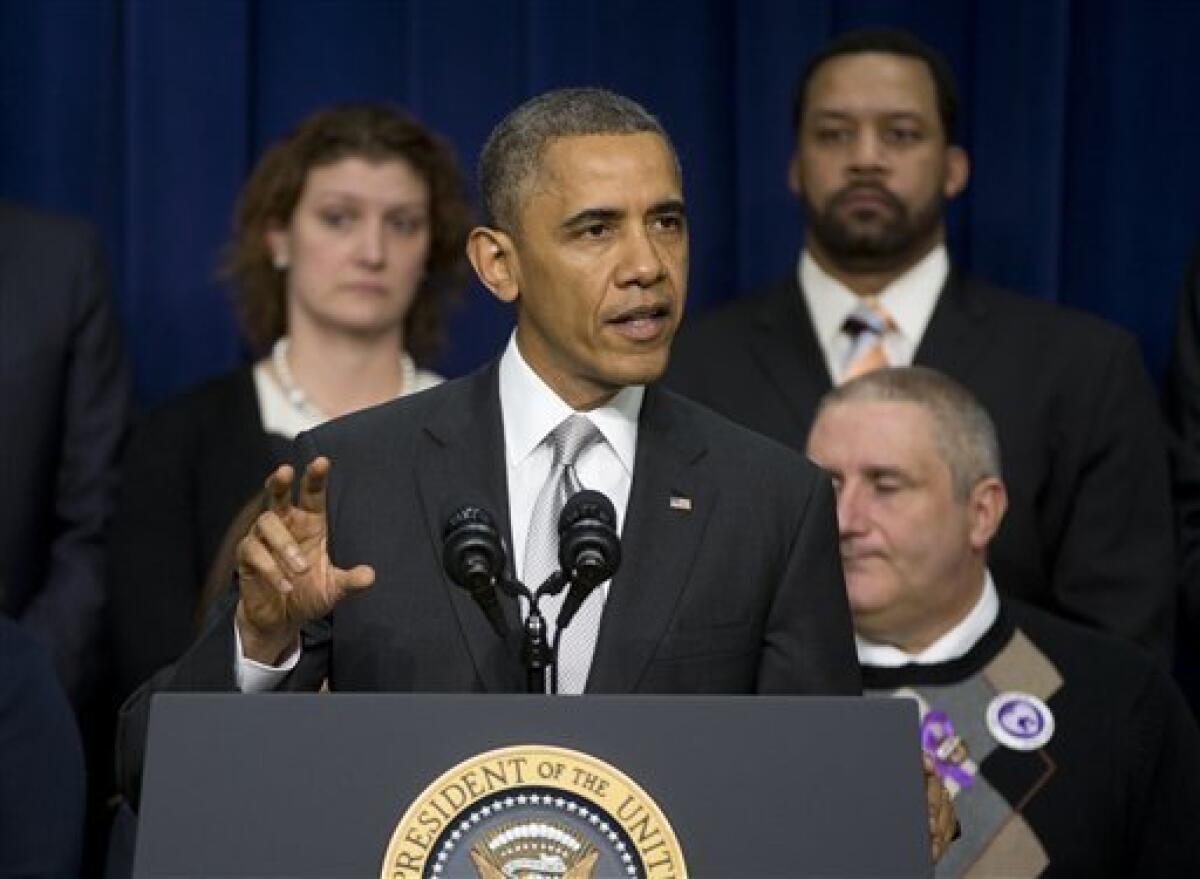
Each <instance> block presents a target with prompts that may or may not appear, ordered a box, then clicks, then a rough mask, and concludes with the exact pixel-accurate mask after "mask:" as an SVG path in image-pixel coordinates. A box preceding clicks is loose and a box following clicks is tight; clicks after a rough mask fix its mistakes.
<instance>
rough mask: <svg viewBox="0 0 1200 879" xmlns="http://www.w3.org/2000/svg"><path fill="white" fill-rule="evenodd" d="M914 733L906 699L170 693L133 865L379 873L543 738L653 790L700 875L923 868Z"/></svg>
mask: <svg viewBox="0 0 1200 879" xmlns="http://www.w3.org/2000/svg"><path fill="white" fill-rule="evenodd" d="M916 729H917V718H916V708H915V706H914V705H913V704H912V703H910V702H908V700H900V699H894V700H893V699H849V698H816V697H804V698H797V697H766V696H740V697H703V696H672V697H661V696H583V697H577V696H560V697H551V698H548V697H544V696H520V695H506V696H495V695H486V696H485V695H400V694H371V695H367V694H337V695H300V694H269V695H257V696H251V695H241V694H223V695H212V694H194V695H193V694H163V695H159V696H156V697H155V701H154V705H153V708H152V712H151V719H150V739H149V746H148V750H147V757H146V770H145V783H144V787H143V794H142V810H141V819H140V827H139V833H138V844H137V857H136V861H135V871H134V873H135V876H138V877H184V876H197V877H198V876H204V877H231V876H239V877H250V876H256V877H285V876H286V877H295V879H299V877H314V879H316V877H321V879H327V877H378V876H379V875H380V871H381V869H382V866H383V861H384V855H385V852H386V850H387V847H388V843H389V840H390V838H391V836H392V833H393V830H394V829H395V828H396V825H397V824H398V823H399V821H400V819H401V817H402V816H403V815H404V813H405V812H406V810H407V809H408V807H409V805H410V804H411V803H412V802H413V801H414V800H416V799H417V798H418V797H419V796H420V795H421V794H422V792H423V791H425V790H426V788H427V787H428V786H429V785H430V784H432V783H433V782H434V781H435V780H437V779H438V777H439V776H441V775H442V774H443V773H444V772H446V771H447V770H450V769H452V768H453V767H455V766H456V765H458V764H459V763H461V762H463V761H465V760H468V759H470V758H472V757H474V756H476V755H477V754H480V753H482V752H485V751H490V750H493V749H496V748H500V747H505V746H515V745H529V744H537V745H547V746H558V747H564V748H569V749H573V750H576V751H581V752H584V753H586V754H589V755H591V756H592V757H595V758H598V759H600V760H602V761H604V762H606V763H608V764H610V765H612V766H613V767H615V768H616V769H617V770H619V771H620V772H623V773H624V774H625V775H627V776H629V777H630V778H631V779H633V780H634V781H635V782H636V783H637V784H638V785H640V786H641V788H642V789H643V790H644V791H645V792H646V793H647V794H648V795H649V796H650V797H651V799H652V800H653V801H654V802H655V803H657V805H658V806H659V807H660V808H661V809H662V811H663V813H664V814H665V816H666V818H667V820H668V822H669V823H670V825H671V827H672V828H673V829H674V831H675V835H676V836H677V837H678V840H679V843H680V846H681V848H682V852H683V856H684V859H685V861H686V865H687V869H688V875H690V876H692V877H738V879H755V877H763V879H766V877H772V876H789V877H791V876H889V877H891V876H922V875H924V876H927V875H929V874H930V872H931V870H930V868H929V865H928V862H929V843H928V837H927V818H926V810H925V796H924V786H923V781H922V775H921V768H920V756H919V750H918V747H917V736H916ZM464 875H468V876H469V875H471V874H470V873H467V874H464ZM596 875H597V877H599V875H600V874H599V873H597V874H596ZM664 879H665V877H664Z"/></svg>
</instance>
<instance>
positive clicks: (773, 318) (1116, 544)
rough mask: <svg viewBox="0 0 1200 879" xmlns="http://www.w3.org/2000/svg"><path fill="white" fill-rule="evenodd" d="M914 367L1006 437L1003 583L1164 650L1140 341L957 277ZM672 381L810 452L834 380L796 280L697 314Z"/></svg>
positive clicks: (1160, 511) (1166, 554) (1160, 552)
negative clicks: (944, 384) (961, 393)
mask: <svg viewBox="0 0 1200 879" xmlns="http://www.w3.org/2000/svg"><path fill="white" fill-rule="evenodd" d="M915 362H916V363H918V364H920V365H924V366H928V367H932V368H934V369H938V370H940V371H942V372H944V373H946V374H948V375H950V376H952V377H953V378H955V379H957V380H958V381H959V382H961V383H962V384H963V385H965V386H966V387H967V388H968V389H969V390H970V391H971V392H972V393H974V394H975V396H976V397H977V398H978V399H979V400H980V401H981V402H982V403H983V404H984V406H985V407H986V408H987V409H988V411H989V412H990V414H991V416H992V418H993V420H994V421H995V422H996V427H997V430H998V432H999V435H1000V447H1001V451H1002V462H1003V469H1004V478H1005V482H1006V483H1007V485H1008V491H1009V503H1010V506H1009V510H1008V514H1007V515H1006V516H1005V519H1004V524H1003V526H1002V528H1001V531H1000V534H999V535H998V536H997V538H996V539H995V541H994V542H993V544H992V548H991V556H990V561H989V564H990V565H991V567H992V569H993V571H994V572H995V574H996V581H997V582H998V583H1005V584H1014V583H1015V584H1021V585H1020V587H1019V588H1015V589H1014V588H1013V587H1011V586H1009V587H1008V588H1009V589H1011V590H1012V591H1013V594H1016V595H1018V596H1019V597H1022V598H1026V599H1027V600H1030V601H1032V602H1034V603H1036V604H1040V605H1042V606H1043V607H1046V608H1048V609H1050V610H1053V611H1055V612H1058V613H1060V614H1062V615H1064V616H1067V617H1070V618H1074V619H1076V620H1079V621H1081V622H1085V623H1088V624H1091V625H1093V626H1098V627H1100V628H1104V629H1108V630H1110V631H1112V632H1115V633H1117V634H1120V635H1123V636H1125V637H1127V638H1130V639H1133V640H1136V641H1138V642H1140V643H1141V644H1143V645H1145V646H1146V647H1148V648H1150V649H1152V650H1154V651H1156V652H1158V653H1159V654H1160V655H1161V656H1163V657H1165V656H1167V655H1168V653H1169V651H1170V646H1171V635H1172V625H1173V616H1172V614H1173V599H1172V583H1173V569H1174V542H1173V539H1172V530H1171V509H1170V496H1169V488H1168V481H1167V462H1166V450H1165V444H1164V438H1163V432H1162V430H1161V424H1160V418H1159V415H1158V411H1157V408H1156V405H1155V400H1154V395H1153V392H1152V389H1151V386H1150V382H1149V380H1148V378H1147V376H1146V371H1145V367H1144V366H1143V364H1142V361H1141V357H1140V355H1139V352H1138V348H1137V345H1136V342H1135V341H1134V340H1133V338H1132V337H1131V336H1129V335H1128V334H1126V333H1124V332H1123V331H1120V330H1118V329H1116V328H1115V327H1113V326H1112V325H1110V324H1108V323H1106V322H1105V321H1102V320H1100V319H1098V318H1095V317H1091V316H1089V315H1085V314H1082V313H1078V312H1074V311H1070V310H1068V309H1064V308H1060V307H1057V306H1053V305H1050V304H1048V303H1045V302H1040V301H1038V300H1035V299H1031V298H1028V297H1024V296H1019V295H1016V294H1012V293H1008V292H1005V291H1002V290H999V289H997V288H995V287H991V286H988V285H986V284H982V283H979V282H977V281H971V280H963V279H961V278H958V277H955V276H952V277H951V279H950V280H949V281H948V283H947V286H946V288H945V289H944V290H943V291H942V294H941V296H940V298H939V299H938V303H937V306H936V307H935V309H934V312H933V316H932V318H931V320H930V322H929V326H928V327H927V329H926V331H925V336H924V338H922V339H921V342H920V345H919V347H918V349H917V354H916V359H915ZM667 383H668V384H669V385H670V386H672V387H674V388H675V389H676V390H678V391H680V392H681V393H684V394H686V395H688V396H690V397H692V398H693V399H696V400H699V401H700V402H702V403H704V404H706V405H708V406H711V407H712V408H714V409H716V410H717V411H718V412H721V413H723V414H725V415H727V416H729V417H730V418H732V419H733V420H734V421H738V422H740V423H742V424H744V425H746V426H748V427H751V428H753V429H754V430H757V431H759V432H761V433H763V434H765V435H766V436H769V437H773V438H775V439H777V440H780V441H781V442H784V443H787V444H789V445H791V446H792V447H794V448H797V449H804V447H805V444H806V441H807V437H808V432H809V428H810V427H811V424H812V419H813V415H814V414H815V411H816V406H817V403H818V401H819V400H820V398H821V396H822V395H823V394H824V393H826V392H827V391H828V390H829V389H830V388H831V386H832V383H831V378H830V375H829V371H828V368H827V366H826V364H825V360H824V356H823V354H822V351H821V348H820V345H819V344H818V342H817V338H816V332H815V330H814V329H813V324H812V320H811V318H810V317H809V314H808V310H807V308H806V307H805V304H804V299H803V297H802V295H801V293H800V290H799V288H798V285H797V282H796V279H795V276H794V275H793V276H791V277H789V278H787V279H785V280H783V281H781V282H779V283H777V284H775V285H774V286H772V287H771V288H769V289H768V290H767V291H766V292H765V294H764V295H762V296H758V297H750V298H746V299H742V300H739V301H737V302H735V303H733V304H732V305H729V306H727V307H725V308H723V309H720V310H718V311H716V312H714V313H712V314H711V315H707V316H705V317H704V318H701V319H699V320H695V321H685V326H684V331H683V333H682V334H681V337H680V338H679V339H678V340H677V342H676V345H675V348H674V351H673V353H672V359H671V365H670V369H669V372H668V376H667Z"/></svg>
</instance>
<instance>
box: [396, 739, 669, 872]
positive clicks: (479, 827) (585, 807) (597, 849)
mask: <svg viewBox="0 0 1200 879" xmlns="http://www.w3.org/2000/svg"><path fill="white" fill-rule="evenodd" d="M685 876H687V868H686V866H685V865H684V861H683V852H682V850H681V849H680V847H679V841H678V840H677V839H676V838H675V832H674V831H673V830H672V829H671V825H670V824H669V823H668V822H667V819H666V816H665V815H663V813H662V811H661V810H660V809H659V808H658V806H657V805H656V804H655V803H654V801H653V800H651V799H650V797H649V796H648V795H647V794H646V792H645V791H644V790H642V789H641V787H639V786H638V785H637V783H636V782H634V781H633V780H632V779H630V778H629V777H628V776H626V775H624V774H623V773H622V772H620V771H618V770H617V769H615V768H614V767H612V766H610V765H608V764H607V763H604V762H603V761H601V760H598V759H596V758H595V757H592V756H590V755H588V754H584V753H582V752H579V751H571V750H568V749H566V748H559V747H554V746H550V745H519V746H516V747H511V748H501V749H499V750H496V751H488V752H487V753H484V754H479V755H477V756H475V757H472V758H471V759H469V760H466V761H464V762H462V763H460V764H459V765H457V766H455V767H454V768H452V769H450V770H449V771H447V772H446V773H444V774H443V775H442V776H441V777H440V778H438V779H437V780H436V781H434V782H433V783H432V784H431V785H429V787H427V788H426V789H425V790H424V792H422V794H421V796H420V797H418V798H417V799H416V801H415V802H413V803H412V805H410V806H409V807H408V810H407V811H406V812H405V813H404V817H402V818H401V819H400V823H399V824H398V825H397V826H396V829H395V831H394V832H393V833H392V839H391V842H390V843H389V844H388V848H387V854H386V855H385V857H384V861H383V869H382V871H381V872H380V879H417V877H421V879H452V877H453V879H593V877H594V879H602V877H603V879H615V877H622V879H681V877H685Z"/></svg>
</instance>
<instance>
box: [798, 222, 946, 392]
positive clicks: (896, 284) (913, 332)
mask: <svg viewBox="0 0 1200 879" xmlns="http://www.w3.org/2000/svg"><path fill="white" fill-rule="evenodd" d="M796 271H797V274H798V276H799V279H800V291H801V293H802V294H803V296H804V303H805V305H807V306H808V313H809V314H810V315H812V321H813V327H814V328H815V329H816V331H817V341H818V342H819V343H820V345H821V351H822V352H823V353H824V355H825V364H826V366H827V367H828V368H829V375H830V377H831V378H832V379H833V380H834V383H835V384H836V383H837V382H838V381H840V380H841V378H842V372H843V370H844V368H845V365H846V358H847V357H848V356H849V354H850V348H851V346H852V345H853V344H854V340H853V338H852V337H851V336H850V335H849V334H847V333H846V331H845V329H844V327H845V324H846V318H848V317H849V316H850V315H851V313H852V312H853V311H854V309H856V308H858V306H859V305H860V304H861V300H860V299H859V297H858V296H856V295H855V294H854V293H853V292H852V291H851V290H850V288H849V287H847V286H846V285H845V284H843V283H842V282H841V281H839V280H837V279H836V278H834V277H833V276H832V275H830V274H828V273H827V272H826V271H825V270H824V269H822V268H821V267H820V266H819V265H817V261H816V260H815V259H813V258H812V255H811V254H810V253H809V252H808V250H807V249H806V250H804V251H803V252H802V253H801V254H800V264H799V266H798V267H797V269H796ZM949 275H950V257H949V256H948V255H947V253H946V248H945V246H944V245H941V244H939V245H938V246H937V247H935V248H933V250H931V251H929V253H927V254H926V255H925V257H924V258H922V259H921V261H920V262H918V263H917V264H916V265H914V266H913V267H912V268H910V269H909V270H908V271H907V272H905V273H904V274H903V275H901V276H900V277H898V278H896V280H894V281H892V282H891V283H890V284H888V285H887V286H886V287H884V288H883V290H881V291H880V293H879V304H880V305H881V306H882V307H883V309H884V310H885V311H886V312H887V313H888V314H889V315H891V317H892V320H893V322H894V323H895V325H896V329H895V330H894V331H892V332H889V333H887V334H886V335H885V336H884V337H883V348H884V351H885V352H886V353H887V359H888V363H889V364H890V365H891V366H911V365H912V362H913V357H914V356H916V353H917V346H918V345H920V344H921V337H922V336H923V335H925V328H926V327H927V326H928V325H929V318H930V317H932V315H933V309H934V306H935V305H937V300H938V296H939V295H940V294H941V292H942V287H943V286H945V283H946V278H947V277H949Z"/></svg>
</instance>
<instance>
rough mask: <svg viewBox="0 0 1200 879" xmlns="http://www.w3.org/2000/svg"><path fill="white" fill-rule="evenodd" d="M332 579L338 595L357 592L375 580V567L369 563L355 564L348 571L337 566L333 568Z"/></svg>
mask: <svg viewBox="0 0 1200 879" xmlns="http://www.w3.org/2000/svg"><path fill="white" fill-rule="evenodd" d="M333 579H334V586H335V587H336V588H337V592H338V594H339V595H344V594H345V593H347V592H358V591H361V590H363V589H366V588H367V587H369V586H370V585H371V584H373V583H374V582H375V569H374V568H372V567H371V566H370V565H357V566H355V567H353V568H350V570H348V571H343V570H341V569H340V568H338V569H335V570H334V574H333Z"/></svg>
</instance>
